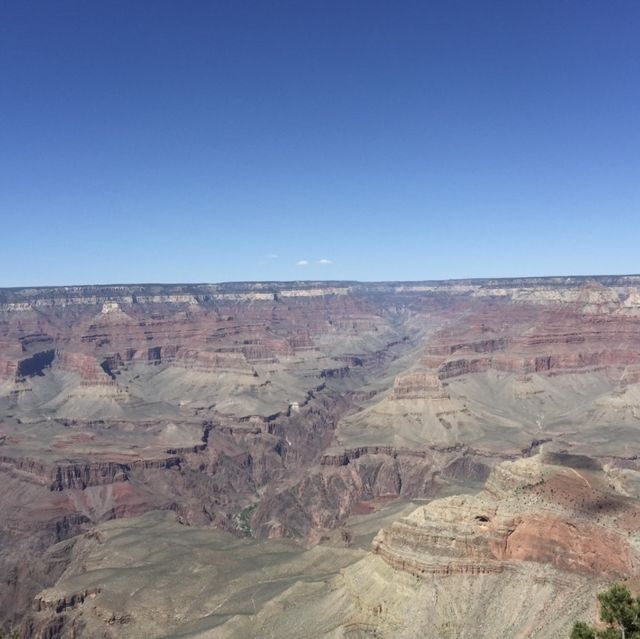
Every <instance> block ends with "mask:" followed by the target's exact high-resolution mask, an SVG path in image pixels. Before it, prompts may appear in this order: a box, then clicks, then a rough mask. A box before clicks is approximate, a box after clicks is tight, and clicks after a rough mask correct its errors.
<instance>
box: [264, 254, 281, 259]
mask: <svg viewBox="0 0 640 639" xmlns="http://www.w3.org/2000/svg"><path fill="white" fill-rule="evenodd" d="M264 257H265V259H267V260H277V259H278V255H277V253H267V254H266V255H265V256H264Z"/></svg>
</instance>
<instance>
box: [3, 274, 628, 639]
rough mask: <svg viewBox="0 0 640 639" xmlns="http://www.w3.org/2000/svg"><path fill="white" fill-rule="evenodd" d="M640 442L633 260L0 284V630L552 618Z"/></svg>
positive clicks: (123, 631) (107, 631) (342, 632)
mask: <svg viewBox="0 0 640 639" xmlns="http://www.w3.org/2000/svg"><path fill="white" fill-rule="evenodd" d="M639 454H640V276H639V275H626V276H594V277H540V278H511V279H484V280H455V281H454V280H451V281H425V282H380V283H360V282H340V281H337V282H253V283H228V284H183V285H161V284H144V285H118V286H115V285H114V286H69V287H50V288H46V287H41V288H11V289H0V474H1V481H2V489H1V490H0V514H1V515H2V516H1V517H0V566H1V572H0V575H1V576H2V578H1V580H0V623H1V627H2V628H3V629H4V630H5V631H6V632H9V631H10V630H11V631H15V632H17V633H18V636H19V637H20V638H21V639H71V638H85V637H87V638H95V637H98V638H103V639H115V638H118V637H127V638H131V639H137V638H140V639H148V638H154V639H155V638H157V639H160V638H169V637H183V638H184V637H193V638H202V639H208V638H211V639H213V638H224V639H227V638H232V637H233V638H240V637H278V638H284V637H291V638H292V639H293V638H294V637H295V638H302V637H308V638H313V637H335V638H338V637H347V638H350V639H360V638H363V639H364V638H374V637H375V638H380V637H382V638H395V637H427V638H434V639H440V638H445V639H454V638H463V639H464V638H469V639H471V638H475V639H479V638H487V639H496V638H504V639H513V638H515V637H520V638H523V639H524V638H526V637H536V638H539V639H546V638H555V637H557V638H562V637H565V638H566V637H568V636H569V633H570V629H571V626H572V624H573V622H574V621H576V620H578V619H583V620H586V621H591V620H593V619H594V618H595V616H596V612H597V607H596V598H595V594H596V593H597V592H598V591H599V590H600V589H602V588H603V587H604V586H606V585H607V584H608V583H610V582H611V581H614V580H624V581H625V582H626V583H627V584H628V585H629V586H630V587H631V588H632V589H634V588H635V589H637V588H638V586H640V457H639Z"/></svg>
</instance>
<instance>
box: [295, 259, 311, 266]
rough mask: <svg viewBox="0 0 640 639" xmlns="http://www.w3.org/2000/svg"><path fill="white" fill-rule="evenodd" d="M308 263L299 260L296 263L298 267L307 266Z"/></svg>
mask: <svg viewBox="0 0 640 639" xmlns="http://www.w3.org/2000/svg"><path fill="white" fill-rule="evenodd" d="M308 263H309V262H308V260H299V261H298V262H296V266H306V265H307V264H308Z"/></svg>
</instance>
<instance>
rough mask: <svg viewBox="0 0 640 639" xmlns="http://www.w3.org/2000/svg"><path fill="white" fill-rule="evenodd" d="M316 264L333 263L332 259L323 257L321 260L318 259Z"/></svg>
mask: <svg viewBox="0 0 640 639" xmlns="http://www.w3.org/2000/svg"><path fill="white" fill-rule="evenodd" d="M318 264H333V260H328V259H327V258H326V257H323V258H322V259H321V260H318Z"/></svg>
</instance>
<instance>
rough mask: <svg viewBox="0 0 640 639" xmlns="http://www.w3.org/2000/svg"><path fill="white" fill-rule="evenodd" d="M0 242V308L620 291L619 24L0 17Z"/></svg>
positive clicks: (547, 18) (484, 16)
mask: <svg viewBox="0 0 640 639" xmlns="http://www.w3.org/2000/svg"><path fill="white" fill-rule="evenodd" d="M0 234H1V237H2V242H1V244H0V286H11V285H16V286H17V285H43V284H71V283H87V284H88V283H114V282H190V281H191V282H207V281H208V282H215V281H230V280H256V279H269V280H272V279H360V280H389V279H404V280H416V279H431V278H450V277H485V276H522V275H550V274H597V273H637V272H640V2H638V0H600V1H594V0H535V1H533V0H504V1H497V0H466V1H456V0H441V1H439V2H432V1H429V0H418V1H410V0H389V1H386V2H382V1H376V0H335V1H333V0H325V1H315V0H291V1H285V0H253V1H246V0H224V1H223V0H207V1H202V2H196V1H189V0H175V1H172V2H168V1H165V0H148V1H146V2H145V1H143V0H136V1H132V0H124V1H118V0H104V1H92V0H91V1H86V0H78V1H74V2H71V1H67V0H56V1H53V0H42V1H39V2H33V1H30V0H2V2H0ZM320 262H322V263H320Z"/></svg>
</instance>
